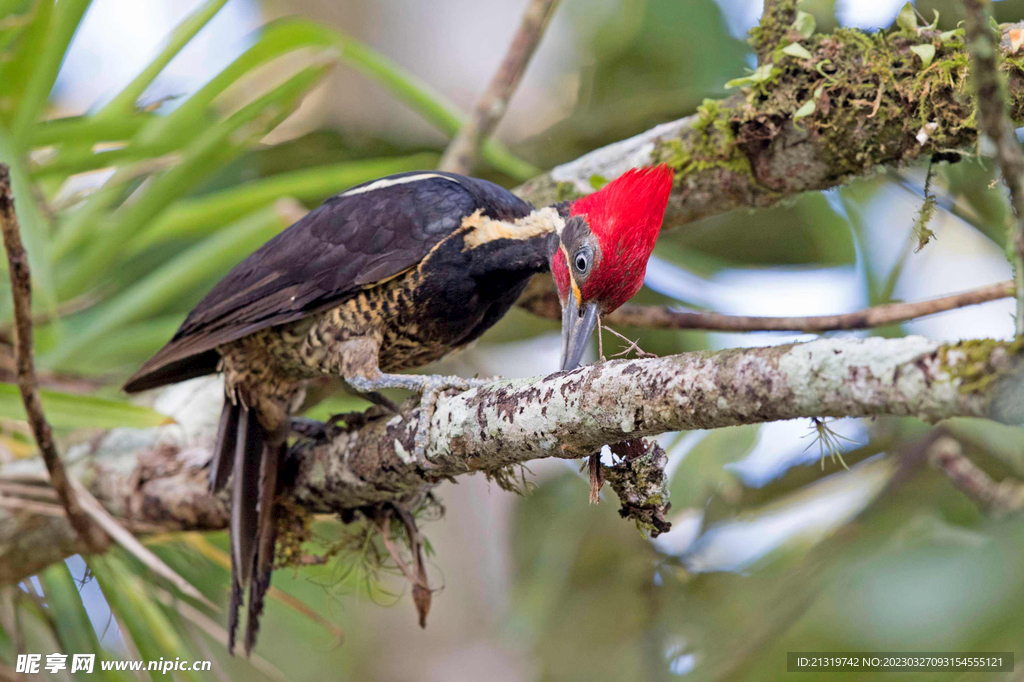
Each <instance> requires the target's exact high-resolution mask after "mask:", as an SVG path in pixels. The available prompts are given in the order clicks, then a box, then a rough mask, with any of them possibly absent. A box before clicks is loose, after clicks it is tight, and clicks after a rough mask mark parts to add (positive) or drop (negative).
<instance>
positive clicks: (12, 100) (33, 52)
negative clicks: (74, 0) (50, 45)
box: [0, 0, 56, 140]
mask: <svg viewBox="0 0 1024 682" xmlns="http://www.w3.org/2000/svg"><path fill="white" fill-rule="evenodd" d="M55 6H56V3H54V2H49V1H46V2H44V1H43V0H36V1H35V3H34V9H33V15H32V18H31V20H30V23H29V24H28V26H27V27H26V28H25V29H24V30H23V31H22V32H21V35H20V36H19V37H18V42H17V43H16V44H15V46H14V49H13V50H12V53H11V54H9V55H4V57H5V59H4V60H3V61H0V121H2V122H4V123H7V124H8V125H9V124H10V123H11V121H13V119H14V116H15V115H16V112H17V110H18V107H20V105H21V104H22V101H23V100H24V97H25V92H26V90H27V89H28V87H29V84H30V83H31V82H32V81H33V80H34V79H33V77H32V74H33V72H34V71H35V68H36V64H37V63H38V61H39V58H40V56H41V55H42V54H43V51H44V50H45V49H46V42H47V37H48V35H49V34H50V31H51V29H52V20H53V12H54V7H55ZM16 139H17V138H15V140H16Z"/></svg>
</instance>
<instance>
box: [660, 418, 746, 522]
mask: <svg viewBox="0 0 1024 682" xmlns="http://www.w3.org/2000/svg"><path fill="white" fill-rule="evenodd" d="M759 428H760V427H758V426H757V425H746V426H731V427H726V428H721V429H715V430H713V431H709V432H708V433H707V435H705V436H704V437H703V438H702V439H701V440H700V442H698V443H697V444H696V445H694V446H693V447H692V448H691V449H690V451H689V452H687V453H686V455H685V457H684V459H683V461H682V462H681V463H680V464H679V467H678V468H677V469H676V471H675V472H674V473H673V474H672V481H671V483H670V484H669V488H670V492H669V499H671V500H672V507H673V508H675V509H684V508H687V507H703V506H704V505H705V503H706V502H707V499H708V496H709V495H710V494H711V493H712V492H713V491H715V490H718V491H720V492H721V493H722V494H723V495H724V496H725V497H729V496H730V495H731V494H734V493H735V492H737V491H738V489H739V486H740V482H739V479H738V477H737V476H736V474H734V473H733V472H731V471H729V470H728V469H726V468H724V466H725V465H726V464H729V463H731V462H736V461H739V460H741V459H743V458H744V457H746V456H747V455H748V454H750V452H751V450H753V449H754V446H755V445H757V439H758V433H759Z"/></svg>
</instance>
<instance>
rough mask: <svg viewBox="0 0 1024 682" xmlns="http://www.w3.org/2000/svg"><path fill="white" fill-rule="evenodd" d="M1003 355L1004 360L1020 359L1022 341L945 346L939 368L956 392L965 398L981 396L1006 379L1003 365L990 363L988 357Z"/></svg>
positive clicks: (990, 358) (1005, 370) (1023, 353)
mask: <svg viewBox="0 0 1024 682" xmlns="http://www.w3.org/2000/svg"><path fill="white" fill-rule="evenodd" d="M996 349H1002V350H1003V351H1005V353H1006V356H1007V357H1015V356H1019V355H1024V338H1018V339H1015V340H1013V341H996V340H995V339H971V340H969V341H961V342H959V343H955V344H952V345H949V346H943V348H942V350H941V351H940V352H939V366H940V368H941V369H943V370H944V371H946V372H948V373H949V375H950V376H951V377H952V378H953V379H954V380H955V381H958V382H959V386H960V392H961V393H963V394H965V395H969V394H975V393H981V392H984V391H985V390H986V389H988V388H989V387H991V386H992V384H994V383H995V382H997V381H999V380H1000V379H1002V378H1003V376H1005V375H1006V373H1007V372H1008V371H1011V370H1010V368H1008V367H1007V366H1006V363H1003V362H1000V363H998V366H997V363H993V361H992V353H993V351H995V350H996Z"/></svg>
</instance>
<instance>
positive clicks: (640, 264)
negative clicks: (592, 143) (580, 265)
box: [570, 164, 672, 313]
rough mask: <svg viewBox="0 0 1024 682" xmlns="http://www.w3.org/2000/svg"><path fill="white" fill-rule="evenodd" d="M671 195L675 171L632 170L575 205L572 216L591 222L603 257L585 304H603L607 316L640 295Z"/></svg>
mask: <svg viewBox="0 0 1024 682" xmlns="http://www.w3.org/2000/svg"><path fill="white" fill-rule="evenodd" d="M671 191H672V169H671V168H669V167H668V166H667V165H665V164H661V165H660V166H655V167H653V168H634V169H632V170H628V171H626V172H625V173H623V174H622V175H621V176H619V177H618V178H616V179H615V180H613V181H612V182H610V183H608V184H607V185H605V186H604V187H603V188H602V189H601V190H600V191H597V192H594V193H593V194H590V195H588V196H585V197H583V198H582V199H579V200H577V201H575V202H573V204H572V206H571V208H570V213H571V214H572V215H583V216H585V217H586V219H587V223H588V224H589V225H590V230H591V232H593V234H594V236H595V237H596V238H597V241H598V244H599V245H600V251H601V255H600V259H599V261H598V262H597V263H596V264H595V266H596V267H595V269H594V271H593V272H592V273H591V275H590V277H588V278H587V281H586V282H585V283H584V285H583V287H582V289H581V292H580V293H581V294H582V297H583V299H584V300H597V301H599V302H600V303H601V310H602V312H606V313H607V312H611V311H612V310H615V309H616V308H618V307H619V306H620V305H622V304H623V303H625V302H626V301H628V300H629V299H630V298H632V297H633V296H634V295H635V294H636V293H637V292H638V291H639V290H640V287H641V286H643V283H644V273H646V271H647V261H648V259H649V258H650V256H651V251H653V250H654V244H655V242H656V241H657V240H658V230H659V229H661V221H662V219H663V218H664V216H665V207H666V206H667V205H668V196H669V194H670V193H671Z"/></svg>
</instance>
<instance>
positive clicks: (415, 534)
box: [374, 504, 432, 628]
mask: <svg viewBox="0 0 1024 682" xmlns="http://www.w3.org/2000/svg"><path fill="white" fill-rule="evenodd" d="M392 512H394V513H396V514H398V518H399V519H400V520H401V522H402V524H403V525H404V526H405V532H406V535H407V536H408V538H409V552H410V553H411V555H412V561H413V566H411V567H410V566H409V564H407V563H406V562H405V560H404V559H403V558H402V551H401V549H400V548H399V547H398V545H397V544H396V543H395V541H394V538H392V537H391V514H392ZM374 523H375V525H376V526H377V530H378V531H379V532H380V537H381V540H383V542H384V547H385V548H386V549H387V550H388V554H390V555H391V559H392V560H393V561H394V562H395V565H396V566H397V567H398V570H399V571H401V572H402V575H404V576H405V579H406V580H408V581H409V584H410V585H412V601H413V604H415V606H416V614H417V617H418V618H419V624H420V627H421V628H425V627H427V614H429V613H430V602H431V597H432V592H431V590H430V582H429V581H428V579H427V565H426V561H425V560H424V558H423V549H424V543H423V536H422V535H420V532H419V529H418V528H417V527H416V519H414V518H413V516H412V514H410V513H409V512H408V511H406V510H405V509H403V508H402V507H400V506H399V505H397V504H395V505H391V506H389V507H388V508H387V509H385V510H384V511H383V512H381V513H380V514H379V515H378V516H377V517H376V518H375V519H374Z"/></svg>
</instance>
